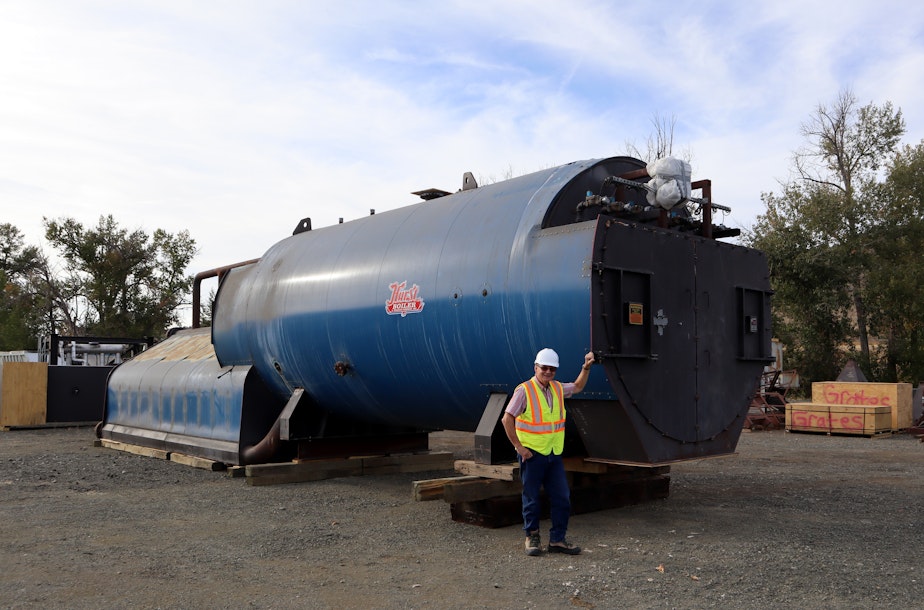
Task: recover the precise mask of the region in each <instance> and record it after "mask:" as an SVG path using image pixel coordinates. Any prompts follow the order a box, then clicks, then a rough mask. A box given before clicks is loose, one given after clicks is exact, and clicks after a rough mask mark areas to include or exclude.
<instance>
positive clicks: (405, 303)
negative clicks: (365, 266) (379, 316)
mask: <svg viewBox="0 0 924 610" xmlns="http://www.w3.org/2000/svg"><path fill="white" fill-rule="evenodd" d="M388 288H389V289H390V290H391V298H390V299H388V300H387V301H385V313H387V314H388V315H390V316H401V317H402V318H403V317H404V316H406V315H407V314H409V313H420V312H421V311H423V308H424V300H423V299H422V298H420V287H419V286H418V285H417V284H414V285H413V286H411V287H410V288H408V287H407V280H405V281H403V282H401V283H400V284H399V283H398V282H392V283H391V284H389V285H388Z"/></svg>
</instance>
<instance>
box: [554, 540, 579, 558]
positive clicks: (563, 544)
mask: <svg viewBox="0 0 924 610" xmlns="http://www.w3.org/2000/svg"><path fill="white" fill-rule="evenodd" d="M549 553H564V554H565V555H580V554H581V547H579V546H575V545H573V544H571V543H570V542H568V541H567V540H561V541H560V542H550V543H549Z"/></svg>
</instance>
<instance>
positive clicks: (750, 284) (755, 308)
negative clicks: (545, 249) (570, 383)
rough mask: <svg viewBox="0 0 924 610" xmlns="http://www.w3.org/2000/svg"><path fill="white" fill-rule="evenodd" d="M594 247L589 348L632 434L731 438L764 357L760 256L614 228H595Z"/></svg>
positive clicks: (627, 226)
mask: <svg viewBox="0 0 924 610" xmlns="http://www.w3.org/2000/svg"><path fill="white" fill-rule="evenodd" d="M594 249H595V252H594V274H593V281H592V292H593V295H592V306H591V307H592V320H593V322H592V335H593V336H592V341H593V349H594V351H595V352H597V353H598V354H601V353H602V358H603V364H604V366H605V368H606V371H607V376H608V377H609V379H610V381H611V384H612V386H613V389H614V392H615V393H616V394H617V396H618V398H619V402H620V406H621V408H622V409H624V410H625V411H626V415H627V416H628V418H629V421H633V422H638V423H637V424H635V425H637V426H639V427H642V428H645V430H637V431H636V432H637V433H638V435H639V436H641V437H643V438H644V437H646V436H648V437H650V438H651V439H663V440H664V442H666V443H668V444H670V443H680V444H687V443H693V444H696V443H701V442H705V441H708V440H709V439H713V438H716V437H718V436H720V435H723V434H726V433H728V432H729V431H731V432H732V433H734V427H735V426H736V425H737V424H738V423H739V422H738V420H740V414H741V412H742V409H746V408H747V402H748V398H749V396H750V394H751V392H752V391H753V389H754V383H755V380H756V377H757V376H758V375H759V374H760V370H761V369H762V367H763V363H764V360H765V358H766V357H768V356H769V346H770V319H769V284H768V283H767V277H766V275H767V274H766V263H765V260H764V258H763V256H762V255H761V254H760V253H757V252H755V251H753V250H749V249H746V248H741V247H739V246H733V245H730V244H725V243H722V242H717V241H714V240H710V239H704V238H702V237H699V236H695V235H691V234H684V233H678V232H674V231H669V230H664V229H658V228H656V227H650V226H643V225H637V224H634V223H626V222H621V221H619V220H608V221H603V222H600V223H599V224H598V232H597V237H596V241H595V246H594ZM653 442H655V443H659V442H661V441H657V440H655V441H653ZM591 444H593V443H591ZM617 453H618V451H617ZM646 453H647V454H657V455H659V456H660V457H668V456H666V455H665V452H662V451H659V450H658V449H657V448H652V447H647V451H646ZM666 453H668V454H669V453H670V451H667V452H666Z"/></svg>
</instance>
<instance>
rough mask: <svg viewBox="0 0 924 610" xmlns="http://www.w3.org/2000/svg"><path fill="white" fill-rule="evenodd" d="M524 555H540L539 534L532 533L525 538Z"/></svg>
mask: <svg viewBox="0 0 924 610" xmlns="http://www.w3.org/2000/svg"><path fill="white" fill-rule="evenodd" d="M526 554H527V555H529V556H530V557H536V556H537V555H541V554H542V538H540V537H539V532H533V533H531V534H529V535H528V536H527V537H526Z"/></svg>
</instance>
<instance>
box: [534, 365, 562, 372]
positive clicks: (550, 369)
mask: <svg viewBox="0 0 924 610" xmlns="http://www.w3.org/2000/svg"><path fill="white" fill-rule="evenodd" d="M536 366H538V367H539V370H540V371H542V372H543V373H554V372H555V371H557V370H558V367H557V366H545V365H542V364H537V365H536Z"/></svg>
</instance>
